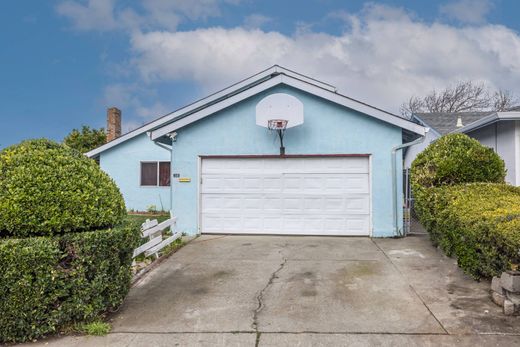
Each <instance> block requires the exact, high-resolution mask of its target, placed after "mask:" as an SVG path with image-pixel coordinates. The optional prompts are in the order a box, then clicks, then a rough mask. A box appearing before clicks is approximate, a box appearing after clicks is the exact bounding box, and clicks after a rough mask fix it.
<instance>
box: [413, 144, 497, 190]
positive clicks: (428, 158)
mask: <svg viewBox="0 0 520 347" xmlns="http://www.w3.org/2000/svg"><path fill="white" fill-rule="evenodd" d="M505 175H506V170H505V165H504V161H503V160H502V159H501V158H500V156H499V155H498V154H496V153H495V152H494V151H493V150H492V149H491V148H488V147H485V146H483V145H481V144H480V143H479V142H478V141H477V140H475V139H472V138H470V137H468V136H467V135H464V134H450V135H445V136H442V137H441V138H439V139H438V140H437V141H435V142H433V143H432V144H430V145H429V146H428V147H427V148H426V149H425V150H424V151H423V152H421V153H420V154H419V155H418V156H417V158H415V160H414V161H413V163H412V185H413V188H414V189H417V188H419V189H420V188H423V187H426V188H429V187H438V186H441V185H451V184H459V183H471V182H492V183H503V182H504V178H505Z"/></svg>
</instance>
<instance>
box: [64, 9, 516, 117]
mask: <svg viewBox="0 0 520 347" xmlns="http://www.w3.org/2000/svg"><path fill="white" fill-rule="evenodd" d="M217 1H218V0H207V6H210V7H211V4H214V5H215V4H217ZM94 3H95V1H94V0H91V1H90V2H89V3H88V4H87V5H86V7H84V8H83V10H85V11H86V10H88V9H93V8H102V7H97V6H100V5H96V6H95V4H94ZM193 3H195V2H193ZM218 3H221V2H218ZM175 4H176V5H175V6H176V7H175V9H172V10H171V11H170V10H168V9H169V8H173V7H170V6H173V5H171V3H170V2H166V1H160V0H155V1H152V2H150V3H149V4H148V5H147V6H152V7H153V8H154V9H155V10H157V9H160V8H162V9H163V10H164V11H163V12H164V15H165V17H164V19H162V21H163V22H162V24H161V27H162V28H164V27H165V26H167V25H168V23H169V25H171V27H170V29H169V31H168V30H161V31H159V30H152V29H150V30H149V31H146V30H145V29H144V28H147V26H148V25H150V24H147V23H149V21H150V18H151V17H143V15H138V14H137V13H136V12H134V11H133V10H132V9H129V8H126V9H122V10H119V11H116V12H114V11H112V12H107V10H106V9H104V10H103V11H101V12H100V13H102V14H103V15H100V16H98V17H97V18H107V17H110V15H109V14H108V13H112V14H113V13H116V17H117V18H119V19H120V20H121V19H124V21H123V22H124V23H125V24H124V27H125V28H126V29H127V30H128V32H129V35H130V46H131V57H130V58H129V60H130V63H129V64H128V65H126V64H125V67H124V69H125V70H128V71H132V73H131V74H130V76H134V73H135V71H137V72H138V74H139V75H138V76H140V77H139V78H137V80H134V81H133V83H126V84H125V83H123V84H114V85H110V86H108V87H107V88H106V90H105V99H106V100H107V103H109V104H111V105H118V106H119V107H123V108H130V109H132V110H133V113H135V114H136V115H138V117H141V118H140V119H141V121H142V120H143V119H150V118H154V117H157V116H159V115H160V114H162V113H165V112H167V111H169V109H167V107H165V105H164V104H162V103H161V102H160V100H159V99H158V98H155V96H154V95H152V96H150V94H147V93H149V90H153V89H154V85H155V83H156V82H176V81H188V82H192V83H194V84H195V85H197V86H199V87H201V89H202V91H203V93H209V92H213V91H215V90H218V89H221V88H223V87H226V86H228V85H229V84H231V83H234V82H236V81H239V80H241V79H243V78H245V77H247V76H250V75H252V74H254V73H256V72H258V71H260V70H262V69H265V68H267V67H269V66H271V65H273V64H280V65H283V66H286V67H288V68H290V69H293V70H296V71H298V72H301V73H303V74H306V75H309V76H312V77H315V78H317V79H319V80H323V81H325V82H329V83H332V84H334V85H336V86H337V87H338V89H339V91H340V92H341V93H343V94H346V95H348V96H351V97H353V98H357V99H359V100H362V101H365V102H368V103H370V104H372V105H374V106H378V107H382V108H385V109H388V110H389V111H393V112H398V109H399V105H400V104H401V103H402V102H403V101H405V100H406V99H408V98H409V97H410V96H412V95H423V94H425V93H427V92H428V91H430V90H431V89H433V88H437V89H439V88H443V87H445V86H446V85H448V84H450V83H453V82H456V81H457V80H460V79H472V80H476V81H482V82H487V83H489V84H491V85H492V86H495V87H500V88H503V89H509V90H512V91H514V92H516V93H520V86H519V85H518V80H520V36H519V34H518V33H516V32H515V31H513V30H511V29H509V28H507V27H505V26H501V25H490V24H479V25H471V26H463V27H460V26H455V25H449V24H445V23H439V22H434V23H427V22H424V21H422V20H421V19H420V18H417V17H416V16H415V15H414V14H413V13H410V12H407V11H406V10H404V9H401V8H394V7H388V6H382V5H368V6H365V8H364V9H363V10H362V11H361V12H359V13H344V12H341V13H340V14H339V15H337V16H335V17H334V18H336V19H342V20H343V21H344V22H345V29H344V31H343V32H342V33H341V34H337V35H333V34H327V33H319V32H315V31H313V30H312V26H306V27H302V26H300V27H299V29H296V30H295V33H294V34H292V35H285V34H282V33H279V32H275V31H264V30H261V29H260V28H259V27H260V26H261V22H262V19H261V18H257V19H251V22H253V23H254V22H255V21H256V24H257V25H250V26H248V27H247V28H246V27H236V28H221V27H210V28H200V29H197V30H192V31H175V29H176V28H177V26H178V23H179V21H182V20H187V19H186V18H201V19H203V18H205V17H207V16H210V15H212V14H210V13H209V12H208V11H207V10H206V9H205V8H200V7H198V4H195V5H193V6H194V7H190V3H188V2H187V1H186V2H184V1H177V2H175ZM143 6H144V5H143ZM162 6H165V7H162ZM186 6H187V7H186ZM215 6H217V5H215ZM152 7H150V8H148V9H147V12H146V13H147V16H153V17H154V18H156V19H157V18H159V15H158V14H153V13H154V10H152ZM72 8H75V7H72ZM103 8H104V7H103ZM217 8H218V7H217ZM74 11H76V12H77V13H80V12H81V11H78V10H77V9H76V10H74ZM74 11H72V12H74ZM76 12H74V13H76ZM217 12H218V11H217ZM170 15H172V17H168V16H170ZM80 17H81V16H80ZM157 20H159V19H157ZM98 21H101V20H100V19H98ZM81 23H83V22H81ZM77 25H79V23H77ZM81 25H82V26H81V27H82V28H86V27H88V25H86V24H85V23H83V24H81ZM129 78H130V77H129ZM138 86H139V87H138ZM143 100H148V101H147V102H144V101H143ZM149 100H154V101H152V102H150V101H149ZM155 100H157V101H156V102H155Z"/></svg>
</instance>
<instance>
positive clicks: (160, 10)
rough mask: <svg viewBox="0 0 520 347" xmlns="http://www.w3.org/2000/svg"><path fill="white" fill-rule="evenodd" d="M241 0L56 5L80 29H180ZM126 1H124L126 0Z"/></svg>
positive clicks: (69, 0)
mask: <svg viewBox="0 0 520 347" xmlns="http://www.w3.org/2000/svg"><path fill="white" fill-rule="evenodd" d="M239 1H240V0H196V1H193V0H146V1H143V2H142V3H141V6H142V8H135V7H130V6H116V4H118V2H117V0H85V1H80V0H66V1H63V2H61V3H59V4H58V5H57V7H56V11H57V12H58V14H60V15H62V16H64V17H67V18H69V20H70V21H71V22H72V24H73V26H74V28H76V29H78V30H97V31H107V30H116V29H120V30H129V31H133V30H150V29H166V30H176V29H177V26H178V25H179V24H180V23H181V22H182V21H184V20H191V21H194V20H203V21H204V20H206V19H208V18H210V17H218V16H220V15H221V10H220V8H221V6H222V4H229V5H237V4H238V3H239ZM122 4H124V3H122Z"/></svg>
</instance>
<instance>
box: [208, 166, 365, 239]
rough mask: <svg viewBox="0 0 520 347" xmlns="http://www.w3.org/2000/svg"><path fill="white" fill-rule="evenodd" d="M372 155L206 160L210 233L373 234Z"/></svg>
mask: <svg viewBox="0 0 520 347" xmlns="http://www.w3.org/2000/svg"><path fill="white" fill-rule="evenodd" d="M368 167H369V166H368V158H367V157H364V158H363V157H353V158H350V157H348V158H346V157H342V158H291V159H278V158H276V159H275V158H247V159H244V158H240V159H204V160H203V161H202V170H201V173H202V177H201V178H202V180H201V181H202V185H201V189H200V192H201V211H200V213H201V230H202V232H205V233H219V232H220V233H269V234H320V235H368V234H369V229H370V197H369V191H370V187H369V174H368Z"/></svg>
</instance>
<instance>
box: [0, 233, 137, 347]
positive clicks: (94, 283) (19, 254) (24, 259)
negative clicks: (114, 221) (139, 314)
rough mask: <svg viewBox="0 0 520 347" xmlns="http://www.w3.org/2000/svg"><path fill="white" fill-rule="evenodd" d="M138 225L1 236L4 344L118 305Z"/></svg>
mask: <svg viewBox="0 0 520 347" xmlns="http://www.w3.org/2000/svg"><path fill="white" fill-rule="evenodd" d="M139 240H140V235H139V226H137V225H135V224H133V223H132V224H125V225H122V226H119V227H116V228H113V229H108V230H97V231H92V232H83V233H73V234H67V235H58V236H44V237H31V238H26V239H4V240H0V298H2V299H1V300H0V312H1V314H0V342H2V341H3V342H12V341H27V340H31V339H34V338H37V337H40V336H42V335H44V334H49V333H55V332H57V331H59V329H60V328H62V327H64V326H68V325H69V324H75V323H77V322H81V321H89V320H92V319H95V318H96V317H97V316H98V315H99V314H100V313H102V312H105V311H108V310H112V309H115V308H117V307H118V306H119V305H120V304H121V303H122V301H123V299H124V297H125V296H126V294H127V292H128V289H129V288H130V280H131V262H132V253H133V249H134V248H135V247H136V246H137V245H138V243H139Z"/></svg>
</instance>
